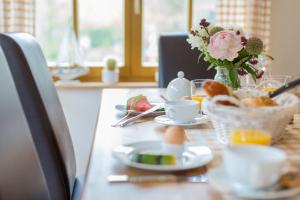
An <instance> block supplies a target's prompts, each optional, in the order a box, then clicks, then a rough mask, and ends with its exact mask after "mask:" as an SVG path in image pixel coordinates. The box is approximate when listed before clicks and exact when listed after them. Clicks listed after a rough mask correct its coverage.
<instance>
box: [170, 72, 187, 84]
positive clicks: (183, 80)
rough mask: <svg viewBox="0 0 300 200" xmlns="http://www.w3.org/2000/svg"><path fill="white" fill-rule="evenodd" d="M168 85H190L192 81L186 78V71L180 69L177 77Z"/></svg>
mask: <svg viewBox="0 0 300 200" xmlns="http://www.w3.org/2000/svg"><path fill="white" fill-rule="evenodd" d="M168 86H177V87H178V86H180V87H182V86H186V87H190V81H189V80H187V79H186V78H184V73H183V71H179V72H178V73H177V78H175V79H173V80H172V81H171V82H170V83H169V85H168Z"/></svg>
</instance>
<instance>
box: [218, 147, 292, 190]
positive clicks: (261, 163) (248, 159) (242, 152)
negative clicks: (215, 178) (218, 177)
mask: <svg viewBox="0 0 300 200" xmlns="http://www.w3.org/2000/svg"><path fill="white" fill-rule="evenodd" d="M285 161H286V153H285V152H283V151H282V150H280V149H277V148H274V147H268V146H260V145H233V146H228V147H227V148H226V149H225V150H224V151H223V162H224V167H225V170H226V173H227V175H228V177H229V178H230V179H231V180H233V181H234V182H235V183H237V184H238V185H239V186H241V187H244V188H248V189H262V188H265V187H268V186H271V185H273V184H275V183H276V182H277V181H278V179H279V177H280V175H281V172H282V167H283V164H284V162H285Z"/></svg>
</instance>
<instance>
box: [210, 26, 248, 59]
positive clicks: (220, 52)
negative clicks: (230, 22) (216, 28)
mask: <svg viewBox="0 0 300 200" xmlns="http://www.w3.org/2000/svg"><path fill="white" fill-rule="evenodd" d="M242 48H243V45H242V43H241V37H240V36H238V35H237V34H236V32H235V31H230V30H225V31H220V32H217V33H215V34H214V35H213V36H211V37H210V39H209V44H208V48H207V50H208V52H209V53H210V55H211V56H212V57H213V58H216V59H220V60H225V59H226V60H229V61H233V59H235V58H236V57H238V52H239V51H240V50H241V49H242Z"/></svg>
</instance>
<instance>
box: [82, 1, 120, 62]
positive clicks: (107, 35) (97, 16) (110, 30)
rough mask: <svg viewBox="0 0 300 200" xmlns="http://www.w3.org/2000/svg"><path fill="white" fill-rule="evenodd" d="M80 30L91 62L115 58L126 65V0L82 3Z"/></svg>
mask: <svg viewBox="0 0 300 200" xmlns="http://www.w3.org/2000/svg"><path fill="white" fill-rule="evenodd" d="M79 27H80V44H81V46H82V47H83V49H84V50H85V54H86V60H87V61H88V62H97V63H98V65H99V62H103V61H104V59H105V57H107V56H113V57H116V58H117V59H118V61H119V64H121V65H122V63H124V5H123V0H109V1H108V0H79Z"/></svg>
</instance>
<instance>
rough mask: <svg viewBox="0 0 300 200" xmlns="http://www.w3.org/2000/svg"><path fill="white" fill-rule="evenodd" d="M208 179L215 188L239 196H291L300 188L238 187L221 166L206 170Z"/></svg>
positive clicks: (268, 197) (255, 197)
mask: <svg viewBox="0 0 300 200" xmlns="http://www.w3.org/2000/svg"><path fill="white" fill-rule="evenodd" d="M208 180H209V184H211V185H212V186H213V187H214V188H215V189H217V190H219V191H221V192H224V193H227V194H231V195H235V196H238V197H241V198H249V199H279V198H288V197H292V196H295V195H297V194H299V193H300V188H294V189H286V190H250V189H245V188H244V187H243V188H241V187H238V185H237V184H236V183H234V182H233V181H232V180H230V178H229V177H228V176H227V174H226V172H225V169H224V168H223V167H219V168H215V169H212V170H210V171H209V172H208Z"/></svg>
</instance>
